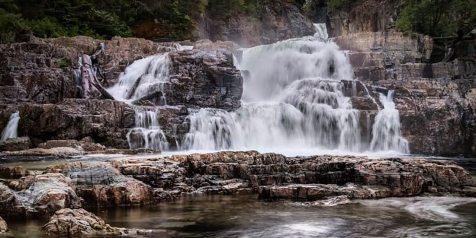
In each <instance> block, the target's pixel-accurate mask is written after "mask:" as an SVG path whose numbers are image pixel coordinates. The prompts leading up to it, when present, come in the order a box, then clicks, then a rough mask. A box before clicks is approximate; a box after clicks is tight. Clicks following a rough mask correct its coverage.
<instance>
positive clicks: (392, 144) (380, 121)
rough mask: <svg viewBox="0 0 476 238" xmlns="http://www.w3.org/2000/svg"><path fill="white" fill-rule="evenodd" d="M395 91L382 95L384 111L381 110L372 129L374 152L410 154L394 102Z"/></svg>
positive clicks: (371, 147)
mask: <svg viewBox="0 0 476 238" xmlns="http://www.w3.org/2000/svg"><path fill="white" fill-rule="evenodd" d="M393 95H394V91H392V90H391V91H389V92H388V95H384V94H380V101H381V102H382V104H383V106H384V109H383V110H380V112H379V113H378V114H377V117H376V118H375V123H374V125H373V128H372V142H371V143H370V149H371V150H372V151H375V152H378V151H397V152H401V153H405V154H408V153H409V152H410V149H409V146H408V141H407V140H406V139H405V138H404V137H403V136H402V133H401V129H400V114H399V112H398V110H397V109H396V108H395V103H394V102H393Z"/></svg>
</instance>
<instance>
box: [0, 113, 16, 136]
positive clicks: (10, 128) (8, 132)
mask: <svg viewBox="0 0 476 238" xmlns="http://www.w3.org/2000/svg"><path fill="white" fill-rule="evenodd" d="M19 121H20V112H18V111H16V112H14V113H12V114H11V115H10V119H9V120H8V124H7V126H6V127H5V128H4V129H3V131H2V137H1V138H0V141H6V140H8V139H11V138H17V130H18V122H19Z"/></svg>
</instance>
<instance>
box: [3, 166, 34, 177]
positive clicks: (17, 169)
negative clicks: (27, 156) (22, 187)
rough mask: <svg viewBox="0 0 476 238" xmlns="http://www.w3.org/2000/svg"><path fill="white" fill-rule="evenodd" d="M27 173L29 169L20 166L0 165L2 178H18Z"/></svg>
mask: <svg viewBox="0 0 476 238" xmlns="http://www.w3.org/2000/svg"><path fill="white" fill-rule="evenodd" d="M29 174H30V171H29V170H28V169H26V168H23V167H21V166H1V167H0V178H2V179H19V178H21V177H24V176H27V175H29Z"/></svg>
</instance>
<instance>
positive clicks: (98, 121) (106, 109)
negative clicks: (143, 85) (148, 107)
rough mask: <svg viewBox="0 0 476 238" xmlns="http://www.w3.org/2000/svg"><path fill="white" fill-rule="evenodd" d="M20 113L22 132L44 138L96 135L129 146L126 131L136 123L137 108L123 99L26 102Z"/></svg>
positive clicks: (35, 138)
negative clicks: (53, 102)
mask: <svg viewBox="0 0 476 238" xmlns="http://www.w3.org/2000/svg"><path fill="white" fill-rule="evenodd" d="M20 115H21V119H20V122H19V127H18V133H19V134H20V135H22V134H28V135H29V136H30V138H32V140H33V141H40V142H43V141H45V140H68V139H76V138H85V137H92V138H93V139H94V140H95V141H96V142H98V143H101V144H103V145H106V146H113V147H115V148H128V144H127V141H126V134H127V132H128V128H130V127H132V126H133V125H134V111H133V110H132V109H131V108H130V107H129V106H127V105H126V104H125V103H123V102H118V101H111V100H87V99H67V100H64V101H62V102H61V103H59V104H56V105H51V104H23V105H21V106H20ZM38 144H39V143H38ZM82 144H83V145H85V143H82Z"/></svg>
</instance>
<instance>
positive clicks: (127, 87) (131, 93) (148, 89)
mask: <svg viewBox="0 0 476 238" xmlns="http://www.w3.org/2000/svg"><path fill="white" fill-rule="evenodd" d="M168 67H169V55H168V53H165V54H157V55H152V56H149V57H147V58H144V59H140V60H137V61H135V62H134V63H133V64H131V65H130V66H128V67H127V68H126V70H125V72H124V73H122V74H121V75H120V76H119V80H118V82H117V83H116V84H115V85H114V86H113V87H111V88H109V89H108V92H109V93H110V94H111V95H112V96H114V98H116V99H117V100H120V101H124V102H132V101H135V100H139V99H141V98H143V97H145V96H147V95H150V94H152V93H161V100H162V102H161V103H162V104H164V105H166V104H167V102H166V101H165V90H164V87H165V84H166V83H167V82H168V80H169V69H168Z"/></svg>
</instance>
